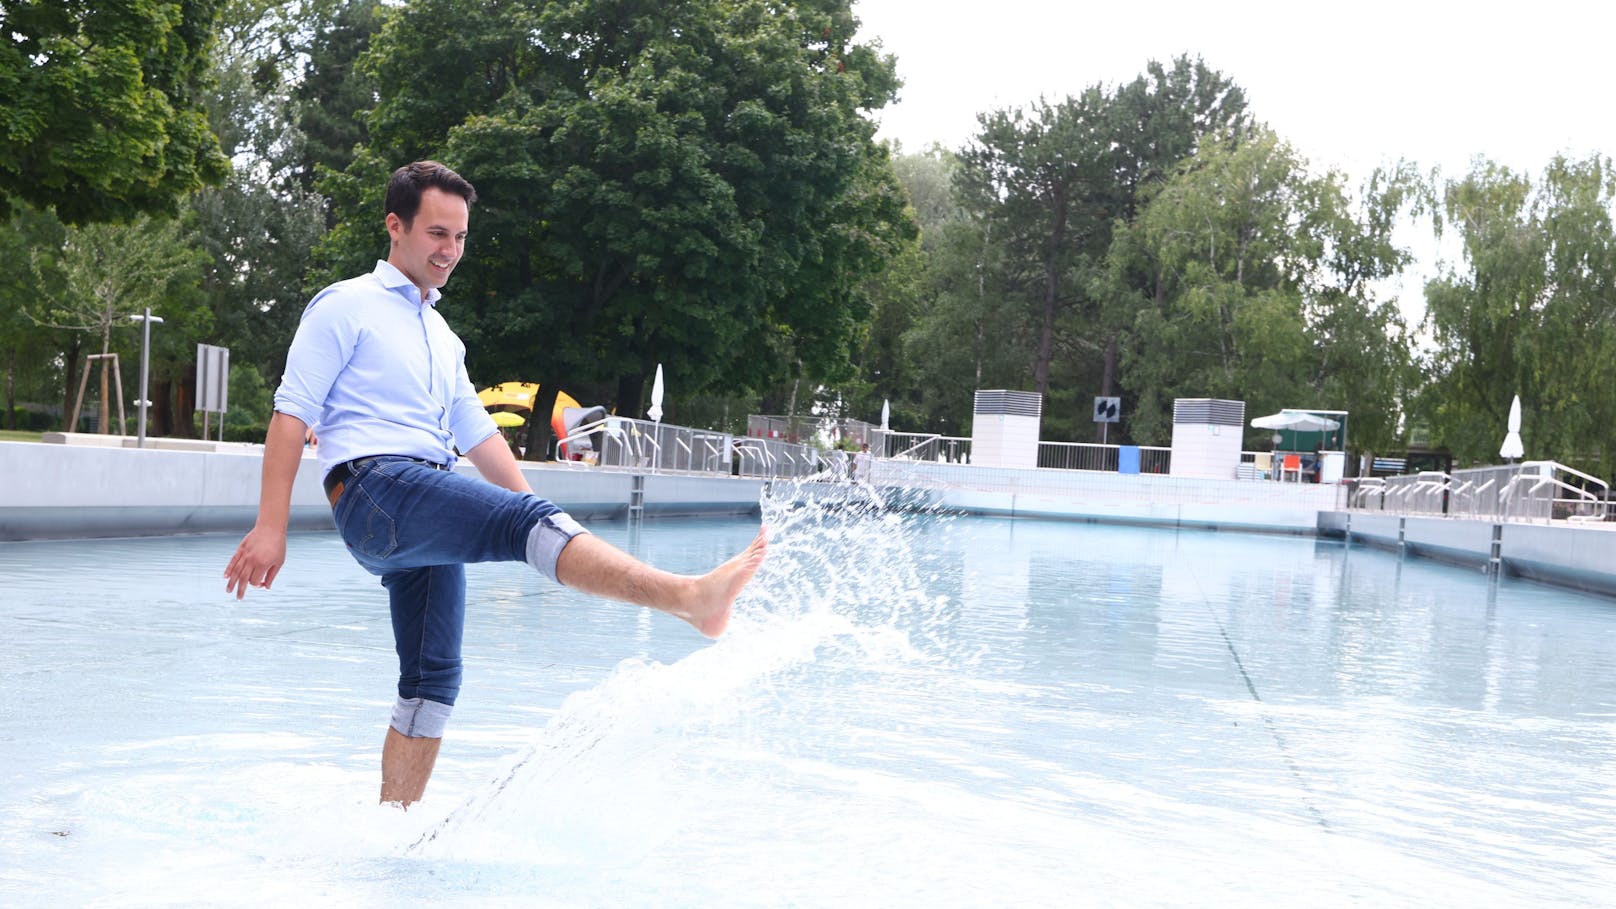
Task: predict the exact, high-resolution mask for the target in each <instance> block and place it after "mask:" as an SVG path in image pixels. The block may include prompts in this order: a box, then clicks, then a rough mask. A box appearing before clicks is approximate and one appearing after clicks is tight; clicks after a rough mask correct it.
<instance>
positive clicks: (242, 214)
mask: <svg viewBox="0 0 1616 909" xmlns="http://www.w3.org/2000/svg"><path fill="white" fill-rule="evenodd" d="M346 9H347V5H346V4H344V5H339V6H337V7H332V5H331V0H229V2H227V4H226V6H225V8H224V10H223V11H222V13H221V14H220V19H219V34H220V40H219V43H218V52H217V53H216V55H215V60H216V63H215V77H214V79H213V80H212V83H213V85H214V86H216V88H215V90H214V91H212V92H210V93H209V97H208V114H209V119H210V121H211V122H212V123H213V124H214V130H215V132H216V133H217V134H218V135H219V136H220V138H221V140H222V141H223V142H224V143H225V148H226V150H227V151H228V152H229V153H230V155H231V157H232V158H233V159H234V160H235V161H236V162H237V164H238V166H237V168H236V170H235V172H234V173H233V174H232V175H231V177H230V179H228V180H227V181H226V182H225V183H224V184H223V185H221V186H218V187H210V188H208V189H205V190H202V191H201V192H198V193H196V194H194V195H193V196H192V197H191V198H190V200H189V205H188V209H189V212H188V215H189V219H190V223H191V225H192V226H193V231H192V236H193V237H194V238H195V242H196V243H197V244H198V245H199V247H200V248H201V250H202V251H203V252H204V253H205V254H206V256H207V266H206V268H205V272H204V279H203V285H202V286H203V292H204V294H205V295H206V299H207V304H208V308H209V310H210V311H211V312H212V314H213V318H212V320H211V323H210V324H211V330H210V331H209V332H208V334H206V335H204V336H199V337H194V338H192V339H191V340H192V342H193V346H192V347H191V348H189V351H188V352H186V353H185V354H184V356H183V358H182V360H181V361H180V362H179V363H177V364H173V365H174V367H175V368H174V369H172V370H168V371H167V372H168V374H171V375H172V376H173V377H174V379H175V380H176V383H177V387H172V388H171V387H169V386H168V385H167V384H164V385H162V386H161V387H158V388H156V391H155V394H154V399H155V400H159V401H161V402H162V405H161V406H163V407H170V406H171V407H172V408H173V409H174V414H173V419H172V421H171V422H172V424H173V426H174V428H175V431H176V432H179V433H181V434H188V430H189V427H190V426H192V425H193V410H192V405H193V403H194V394H193V391H192V389H191V386H192V385H193V384H194V374H195V369H194V362H193V361H194V356H193V355H192V352H194V350H195V347H194V343H195V342H197V341H201V342H206V343H209V344H215V345H219V346H223V347H228V348H230V350H231V371H232V373H233V374H238V375H239V374H242V373H245V372H247V371H251V372H253V373H254V374H255V376H253V377H247V376H240V381H241V382H243V383H244V387H256V385H261V384H269V385H270V386H273V385H274V384H275V381H276V379H277V378H278V377H279V375H280V371H281V367H282V364H283V363H284V360H285V352H286V347H287V345H288V344H289V343H290V342H291V339H292V335H293V333H294V332H295V331H296V329H297V319H298V316H299V314H300V313H302V311H303V304H304V303H305V301H306V299H307V296H306V287H305V277H306V274H307V271H308V269H309V265H310V258H311V252H312V250H313V248H314V245H315V244H316V243H317V242H318V241H319V239H320V237H321V236H322V235H323V234H324V231H325V226H326V225H325V221H326V212H325V204H324V200H323V199H321V198H320V197H319V196H317V195H316V194H314V193H313V192H312V191H311V190H309V189H308V188H307V187H306V185H305V181H304V179H303V168H304V167H305V164H306V160H307V151H306V148H307V143H306V142H305V140H304V134H303V132H302V130H301V129H300V128H299V126H298V118H299V116H300V114H301V113H302V111H303V107H302V102H300V101H298V100H296V99H295V98H294V94H295V93H298V92H300V91H301V90H302V86H300V85H299V83H297V82H296V81H295V80H296V79H297V78H299V77H300V76H301V75H302V70H303V65H304V63H305V61H306V59H307V57H308V55H307V52H306V50H305V48H306V47H308V46H309V45H310V44H311V43H314V44H318V43H319V42H320V41H322V40H325V39H326V38H325V36H327V34H328V32H329V29H328V28H327V27H326V24H327V23H328V22H329V21H331V20H333V19H335V18H337V17H340V16H341V15H343V11H344V10H346ZM236 379H237V375H233V376H232V381H235V380H236ZM231 400H232V412H237V413H235V415H236V416H237V417H240V418H242V419H243V420H244V421H245V422H253V421H256V422H257V423H258V424H260V425H262V424H266V423H267V422H268V420H269V408H268V407H261V405H257V404H253V405H249V403H248V400H247V399H246V398H238V397H235V396H232V399H231ZM247 406H255V407H260V409H259V410H258V412H254V413H245V412H238V411H245V409H246V407H247Z"/></svg>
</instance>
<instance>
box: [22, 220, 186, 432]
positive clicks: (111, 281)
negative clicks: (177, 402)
mask: <svg viewBox="0 0 1616 909" xmlns="http://www.w3.org/2000/svg"><path fill="white" fill-rule="evenodd" d="M56 253H57V255H56V260H57V262H58V263H59V268H60V282H59V283H58V282H56V281H51V280H50V279H49V276H47V275H45V274H43V273H42V272H41V273H40V286H41V288H45V290H44V292H43V293H42V294H41V295H40V296H39V297H38V298H37V299H36V300H34V301H33V302H32V303H30V304H29V305H28V307H27V312H28V315H29V317H30V318H31V319H32V320H33V321H34V322H35V323H36V324H37V325H39V326H42V327H44V328H48V329H52V330H55V331H60V332H73V333H82V334H85V335H88V336H89V337H90V338H91V341H90V346H92V347H93V348H95V349H96V350H97V351H98V353H100V354H103V355H105V354H111V353H119V354H122V355H127V354H128V353H130V352H131V351H133V352H134V353H136V354H137V355H138V348H130V347H128V346H121V349H120V350H116V351H115V350H114V346H115V342H116V343H117V344H119V345H124V343H125V342H126V341H127V339H128V338H132V337H133V335H134V333H133V331H131V330H130V328H129V326H130V325H131V322H130V321H129V317H130V316H132V315H136V314H138V313H142V312H144V310H145V309H146V308H147V307H150V308H151V310H152V313H153V315H157V316H161V317H162V318H163V320H164V326H163V330H161V331H154V332H153V340H154V344H153V364H154V368H153V369H154V374H156V373H157V372H158V371H161V370H162V369H163V368H164V366H165V365H166V364H169V363H171V362H172V361H173V359H174V358H175V348H176V347H182V346H183V342H179V341H177V340H176V339H177V338H184V337H190V338H195V337H199V336H201V335H203V334H204V333H205V332H206V330H207V323H208V321H209V318H210V316H209V314H208V312H207V310H206V308H205V307H203V306H202V305H201V303H200V300H199V297H198V294H197V292H196V288H197V285H198V283H199V280H200V268H201V264H202V263H201V256H200V254H199V253H198V252H197V250H196V249H195V248H194V247H193V246H192V245H191V243H190V241H189V238H188V237H187V236H186V234H185V231H184V229H183V228H182V227H181V226H180V224H179V223H178V222H177V221H175V220H173V219H167V220H161V221H159V220H155V219H152V218H149V217H146V216H142V217H140V218H138V219H136V221H135V222H134V223H132V224H129V225H116V224H87V225H84V226H83V227H78V228H73V229H71V230H69V231H68V232H67V235H66V237H65V240H64V242H63V245H62V248H61V249H60V250H59V251H56ZM39 261H40V259H38V258H36V259H35V262H36V263H38V262H39ZM159 345H161V346H159ZM76 346H77V345H75V347H76ZM63 354H64V355H71V356H74V357H75V358H76V357H77V351H76V350H72V351H64V352H63ZM123 359H125V357H124V356H120V362H122V361H123ZM120 371H121V370H120ZM132 372H133V371H130V372H125V373H123V378H124V380H125V383H126V384H128V385H131V387H134V388H136V389H138V386H133V384H132V383H134V382H137V381H138V378H139V377H138V376H137V375H133V374H132ZM74 373H75V370H72V369H70V370H69V375H73V374H74ZM108 378H109V377H108V375H107V371H106V369H104V368H103V369H102V371H101V390H100V395H99V398H100V402H101V404H100V422H99V424H98V425H99V426H100V427H101V431H102V432H106V431H108V428H109V426H110V424H109V418H110V416H111V414H110V411H109V409H108V405H109V403H110V400H111V399H110V391H111V389H110V385H109V381H108ZM65 391H66V394H67V396H68V398H69V400H72V401H74V402H75V403H74V404H73V405H72V407H71V409H70V411H69V413H68V416H67V419H66V425H67V426H68V427H69V428H73V427H76V426H77V421H78V410H77V404H76V401H77V390H76V389H75V388H68V389H65ZM124 391H125V392H126V393H125V400H130V401H132V400H134V395H133V394H129V393H127V392H128V391H129V389H127V388H126V389H124Z"/></svg>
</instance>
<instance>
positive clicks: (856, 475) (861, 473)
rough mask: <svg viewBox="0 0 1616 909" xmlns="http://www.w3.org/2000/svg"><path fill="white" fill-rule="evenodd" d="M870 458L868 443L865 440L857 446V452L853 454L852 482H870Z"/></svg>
mask: <svg viewBox="0 0 1616 909" xmlns="http://www.w3.org/2000/svg"><path fill="white" fill-rule="evenodd" d="M872 460H873V458H872V457H871V455H870V443H869V442H865V443H864V444H863V445H861V446H860V447H859V453H858V454H856V455H854V456H853V482H855V483H868V482H870V462H871V461H872Z"/></svg>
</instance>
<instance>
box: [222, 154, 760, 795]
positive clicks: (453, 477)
mask: <svg viewBox="0 0 1616 909" xmlns="http://www.w3.org/2000/svg"><path fill="white" fill-rule="evenodd" d="M476 198H477V193H476V190H474V189H473V188H472V186H471V184H470V183H468V182H466V180H465V179H464V178H462V177H461V176H460V175H459V174H456V173H455V172H454V171H452V170H450V169H449V168H447V167H444V166H443V165H442V164H438V163H436V162H433V161H418V162H416V163H414V164H410V165H407V166H405V167H401V168H399V169H398V170H396V171H394V172H393V176H392V178H391V180H389V181H388V185H387V198H386V227H387V235H388V238H389V240H390V243H391V245H390V247H389V251H388V256H387V259H386V261H382V262H377V263H376V268H375V270H374V271H372V272H371V273H370V274H368V275H363V276H361V277H357V278H352V279H350V280H347V281H341V282H338V283H336V284H333V285H331V286H330V287H327V288H326V289H325V290H322V291H321V292H320V293H319V294H317V295H316V296H315V297H314V299H313V300H312V301H310V302H309V305H308V307H307V308H306V309H305V310H304V311H303V318H302V321H301V322H300V323H299V325H298V329H297V335H296V336H295V337H294V338H293V339H292V346H291V349H290V350H289V351H288V352H287V357H286V372H285V374H284V375H283V376H282V377H281V384H280V387H279V388H278V389H276V391H275V414H274V416H273V417H271V419H270V423H269V431H268V434H267V436H266V438H265V440H264V470H263V480H262V486H261V488H260V492H259V502H258V520H257V523H256V524H255V525H254V526H253V529H252V530H251V531H249V532H248V534H247V536H246V537H245V538H243V539H242V541H241V545H240V546H238V547H236V552H235V555H234V556H232V557H231V559H230V564H229V566H228V567H227V568H226V569H225V572H224V576H225V578H226V584H225V589H226V591H227V592H233V593H234V594H235V595H236V597H237V599H240V598H241V597H242V596H244V595H245V594H246V592H247V588H248V587H264V588H268V587H269V586H270V585H272V584H273V583H274V582H275V576H276V574H278V573H279V572H280V569H281V565H282V564H284V563H285V561H286V527H287V520H288V517H289V515H290V512H291V497H292V481H293V480H294V479H295V478H296V476H297V468H298V463H299V461H300V460H301V458H302V450H303V444H304V438H305V434H306V433H307V432H309V431H311V430H314V431H317V432H318V433H319V439H320V444H319V446H318V451H319V456H320V466H321V467H322V468H323V469H324V471H325V481H324V482H325V490H326V497H327V498H328V499H330V501H331V510H332V513H333V515H334V516H335V517H336V523H337V529H338V531H339V532H340V533H341V535H342V539H343V542H345V543H346V544H347V545H348V551H349V552H350V553H352V554H353V557H354V559H355V560H356V561H358V562H359V564H360V565H361V566H363V567H364V568H365V569H366V570H367V571H369V572H371V573H372V574H375V575H378V576H379V577H380V578H381V583H382V586H383V587H385V588H386V589H387V592H388V597H389V602H390V605H391V610H392V619H393V640H394V644H395V646H396V648H397V650H398V661H399V678H398V700H397V701H396V702H395V704H394V706H393V713H392V720H391V722H390V724H389V728H388V730H387V738H386V741H385V742H384V743H383V745H382V788H381V800H382V801H383V802H384V803H396V804H398V805H400V806H402V807H405V808H408V807H409V806H410V805H411V804H412V803H414V802H416V801H418V800H419V799H420V798H421V794H422V792H424V791H425V789H426V784H427V780H428V779H429V778H430V777H431V776H432V767H433V765H434V764H435V763H436V761H437V756H438V745H439V743H440V742H441V741H442V739H443V731H444V728H445V726H446V725H447V723H448V719H449V714H450V711H451V709H452V708H453V706H454V702H455V697H456V696H457V695H458V694H459V691H460V677H461V663H460V643H461V634H462V631H463V628H464V625H465V617H466V615H465V613H466V609H465V607H466V575H465V565H466V563H468V562H489V561H525V562H527V563H528V564H530V565H532V566H533V567H534V568H536V569H538V570H539V571H540V572H541V573H543V574H544V575H545V576H547V577H549V578H550V579H551V580H553V581H556V582H558V583H561V584H564V585H566V586H568V587H573V588H576V589H578V590H581V591H584V592H586V593H591V594H596V595H598V596H603V597H610V598H612V599H617V600H623V601H625V602H629V603H636V604H638V605H641V606H648V607H650V608H652V609H657V610H661V611H662V612H666V613H669V614H671V615H675V616H678V617H679V618H681V619H684V620H685V621H686V622H689V623H690V624H691V625H693V626H694V627H695V628H696V630H697V631H700V632H701V633H702V634H704V635H706V636H708V637H717V636H718V635H720V634H722V633H723V632H724V628H725V626H727V625H728V624H729V618H730V611H731V609H732V608H733V606H734V603H735V598H736V597H737V596H739V595H740V592H741V589H742V588H743V587H745V586H746V584H747V582H748V581H750V580H751V579H752V576H753V575H754V574H756V573H757V570H758V566H760V565H761V564H762V563H763V557H764V552H765V550H766V549H767V542H766V540H765V536H764V533H763V532H762V531H761V530H760V531H759V532H758V535H757V537H756V538H755V539H754V540H753V541H752V543H751V545H749V546H748V547H747V548H746V549H745V550H744V551H742V552H741V553H740V554H738V555H736V556H735V557H734V558H732V559H730V560H729V561H727V562H725V563H724V564H722V565H720V566H718V567H717V568H715V569H713V570H712V571H710V572H708V573H707V574H704V575H699V576H686V575H676V574H671V573H669V572H666V571H661V570H659V569H656V568H652V567H650V566H649V565H646V564H644V563H642V562H640V561H638V560H637V559H634V558H633V557H631V556H629V555H628V554H626V553H624V552H622V551H621V550H618V549H616V548H614V547H613V546H611V545H610V544H608V543H606V542H604V541H602V540H601V539H599V538H598V537H596V536H593V535H592V534H590V533H589V532H588V531H586V530H584V529H583V528H582V527H580V526H579V525H578V523H577V522H576V521H574V520H573V519H572V518H571V517H570V516H568V515H567V513H566V512H564V511H562V510H561V509H560V508H558V507H557V506H555V505H553V504H551V503H550V502H548V501H545V500H544V499H541V498H539V497H538V496H536V495H534V493H533V489H532V488H531V487H530V486H529V485H528V482H527V479H526V478H525V477H524V476H523V475H522V471H521V470H520V468H519V467H518V465H517V461H516V458H515V456H513V455H512V454H511V450H510V447H509V446H507V445H506V444H505V440H504V438H503V437H502V436H501V435H500V434H499V429H498V427H497V426H495V425H494V420H493V418H492V417H490V416H489V415H488V412H487V411H486V410H484V409H483V406H482V404H481V403H480V402H479V401H478V400H477V392H476V389H475V388H474V387H473V386H472V384H471V380H470V379H469V378H468V377H467V375H466V366H465V353H466V351H465V346H464V345H463V344H462V343H461V342H460V338H459V337H457V336H456V335H455V333H454V332H453V331H451V330H450V329H449V326H448V324H447V323H445V322H444V320H443V317H442V316H440V315H439V314H438V312H437V310H436V309H435V305H436V304H437V302H438V300H439V298H440V297H441V294H440V293H439V290H438V288H440V287H442V286H443V285H444V284H445V283H447V282H448V280H449V273H450V272H451V271H453V270H454V267H455V263H457V262H458V261H460V257H461V255H462V254H463V253H464V252H465V245H466V233H467V228H468V224H469V221H470V213H471V203H472V202H474V201H476ZM456 448H458V449H459V450H460V451H462V452H464V453H465V456H466V458H467V459H468V460H470V461H471V463H472V464H473V465H475V466H476V468H477V470H478V472H479V473H481V474H482V479H473V478H471V477H467V476H462V475H460V474H458V473H455V472H454V471H453V470H451V469H450V468H452V467H453V466H454V462H455V449H456Z"/></svg>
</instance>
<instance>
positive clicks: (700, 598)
mask: <svg viewBox="0 0 1616 909" xmlns="http://www.w3.org/2000/svg"><path fill="white" fill-rule="evenodd" d="M767 533H768V528H760V529H759V530H758V535H757V536H756V537H753V538H752V542H751V544H750V545H748V546H747V547H746V548H745V549H743V550H741V552H740V553H739V554H737V555H736V556H735V557H734V558H732V559H730V560H729V561H727V562H725V563H724V564H722V565H720V566H718V567H717V568H714V569H713V570H712V571H709V572H707V573H706V574H704V575H702V576H701V577H698V578H695V579H694V581H695V583H694V584H693V585H692V592H691V595H690V597H689V598H688V599H687V600H686V603H685V606H684V608H683V609H680V610H678V611H676V612H674V615H677V616H678V617H679V618H681V619H684V620H685V621H687V622H689V623H690V624H691V625H694V626H695V628H696V630H697V631H699V632H701V633H702V634H704V635H706V636H707V637H710V638H716V637H718V636H719V635H721V634H723V633H724V629H725V628H728V627H729V617H730V613H732V612H733V611H734V610H735V598H736V597H738V596H740V595H741V590H742V589H743V588H745V587H746V585H747V582H749V581H751V580H752V576H753V575H755V574H757V570H758V568H759V567H760V566H762V564H763V557H764V556H765V555H766V554H767V553H768V549H769V540H768V536H767Z"/></svg>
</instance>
